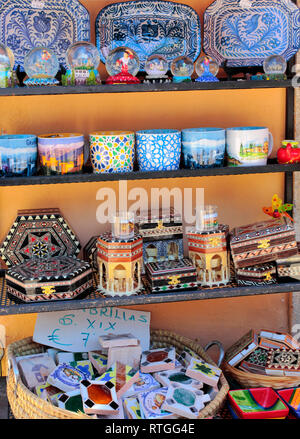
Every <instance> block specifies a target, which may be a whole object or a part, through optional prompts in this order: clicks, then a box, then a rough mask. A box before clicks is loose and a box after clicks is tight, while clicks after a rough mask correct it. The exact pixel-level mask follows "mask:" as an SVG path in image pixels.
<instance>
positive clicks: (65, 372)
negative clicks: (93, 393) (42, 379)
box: [47, 363, 91, 392]
mask: <svg viewBox="0 0 300 439" xmlns="http://www.w3.org/2000/svg"><path fill="white" fill-rule="evenodd" d="M89 379H91V374H90V372H89V370H80V369H77V368H76V367H74V366H71V365H70V364H68V363H62V364H59V365H58V366H56V368H55V369H54V370H53V372H52V373H51V374H50V375H49V376H48V379H47V382H48V383H49V384H52V386H54V387H57V388H59V389H60V390H62V391H63V392H70V391H72V390H78V389H79V384H80V381H82V380H89Z"/></svg>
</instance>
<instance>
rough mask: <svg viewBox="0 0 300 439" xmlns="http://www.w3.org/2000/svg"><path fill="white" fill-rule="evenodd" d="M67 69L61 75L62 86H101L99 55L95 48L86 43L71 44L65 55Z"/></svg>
mask: <svg viewBox="0 0 300 439" xmlns="http://www.w3.org/2000/svg"><path fill="white" fill-rule="evenodd" d="M66 61H67V65H68V69H67V72H66V74H65V75H62V85H97V84H101V79H100V75H99V72H98V70H97V69H98V66H99V64H100V55H99V52H98V49H97V47H96V46H94V45H93V44H92V43H89V42H88V41H78V42H76V43H74V44H71V46H70V47H69V49H68V51H67V54H66Z"/></svg>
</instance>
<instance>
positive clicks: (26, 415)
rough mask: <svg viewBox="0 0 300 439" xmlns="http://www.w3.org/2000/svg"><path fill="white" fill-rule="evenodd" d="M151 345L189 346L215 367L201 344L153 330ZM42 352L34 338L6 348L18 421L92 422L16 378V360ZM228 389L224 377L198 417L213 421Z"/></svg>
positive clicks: (11, 400)
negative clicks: (51, 402) (46, 399)
mask: <svg viewBox="0 0 300 439" xmlns="http://www.w3.org/2000/svg"><path fill="white" fill-rule="evenodd" d="M151 343H152V346H153V348H159V347H163V346H175V348H176V351H177V352H178V353H181V352H182V350H183V349H184V348H185V347H188V348H190V349H191V350H193V351H194V352H195V353H196V354H198V355H199V356H201V357H202V358H203V359H204V360H205V361H207V362H209V363H211V364H213V365H214V364H215V363H214V362H213V361H212V360H211V358H210V357H209V356H208V355H207V353H206V351H205V350H204V349H202V347H201V346H200V345H199V344H198V343H196V342H194V341H193V340H190V339H188V338H186V337H181V336H178V335H176V334H173V333H170V332H168V331H161V330H155V331H151ZM210 345H211V344H210ZM210 345H209V346H210ZM43 350H44V347H43V346H42V345H40V344H37V343H35V342H33V341H32V338H31V337H29V338H25V339H23V340H19V341H17V342H15V343H12V344H10V345H9V346H8V348H7V363H8V368H7V369H8V374H7V397H8V401H9V404H10V407H11V410H12V413H13V415H14V417H15V418H16V419H93V417H92V416H88V415H85V414H83V413H78V414H77V413H74V412H71V411H68V410H64V409H61V408H58V407H55V406H53V405H52V404H50V403H49V402H47V401H44V400H43V399H41V398H39V397H38V396H37V395H35V394H34V393H32V392H31V391H30V390H29V389H27V387H26V386H25V385H24V384H23V383H22V382H21V379H20V378H19V376H16V374H15V373H14V368H13V367H12V365H13V359H14V357H16V356H23V355H30V354H36V353H41V352H43ZM228 390H229V385H228V383H227V381H226V379H225V377H224V375H223V374H222V375H221V377H220V381H219V392H218V394H217V395H216V397H215V398H214V399H213V400H212V401H211V402H210V403H209V404H207V405H206V406H205V408H204V409H203V410H201V412H200V413H199V418H202V419H203V418H211V417H213V416H214V415H216V414H217V413H218V412H219V410H220V409H221V408H222V407H223V404H224V402H225V399H226V395H227V393H228Z"/></svg>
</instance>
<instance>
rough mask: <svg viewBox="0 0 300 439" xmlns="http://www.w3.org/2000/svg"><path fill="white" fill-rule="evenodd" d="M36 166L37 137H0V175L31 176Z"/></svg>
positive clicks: (20, 135) (12, 135)
mask: <svg viewBox="0 0 300 439" xmlns="http://www.w3.org/2000/svg"><path fill="white" fill-rule="evenodd" d="M36 166H37V137H36V136H34V135H31V134H7V135H3V136H0V174H1V175H5V176H10V175H11V176H19V175H20V176H21V175H23V176H31V175H34V174H35V172H36Z"/></svg>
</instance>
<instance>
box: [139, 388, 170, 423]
mask: <svg viewBox="0 0 300 439" xmlns="http://www.w3.org/2000/svg"><path fill="white" fill-rule="evenodd" d="M167 391H168V388H167V387H161V388H160V389H158V390H151V391H150V392H145V393H140V394H139V396H138V400H139V403H140V407H141V412H142V413H143V414H144V417H145V418H146V419H168V418H171V417H172V416H173V413H170V412H167V411H166V410H164V409H163V408H162V405H163V403H164V402H165V400H166V395H167Z"/></svg>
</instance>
